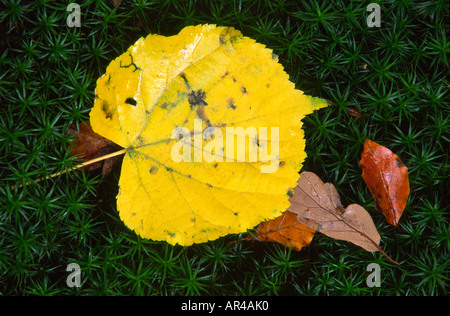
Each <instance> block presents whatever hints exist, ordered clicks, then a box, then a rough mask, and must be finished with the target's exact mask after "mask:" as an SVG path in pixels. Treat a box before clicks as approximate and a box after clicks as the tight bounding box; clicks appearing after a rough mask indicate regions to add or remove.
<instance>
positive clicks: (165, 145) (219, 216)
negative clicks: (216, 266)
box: [90, 25, 326, 245]
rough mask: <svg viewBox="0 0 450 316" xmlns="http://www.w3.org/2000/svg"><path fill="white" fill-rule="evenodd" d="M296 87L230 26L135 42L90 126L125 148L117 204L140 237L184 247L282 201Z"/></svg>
mask: <svg viewBox="0 0 450 316" xmlns="http://www.w3.org/2000/svg"><path fill="white" fill-rule="evenodd" d="M324 106H326V103H325V101H324V100H321V99H317V98H311V97H308V96H306V95H304V94H303V92H302V91H299V90H296V89H295V87H294V84H293V83H292V82H290V81H289V78H288V75H287V74H286V73H285V72H284V70H283V67H282V66H281V65H280V64H279V63H278V59H277V57H276V55H274V54H273V53H272V51H271V50H270V49H267V48H265V46H263V45H261V44H258V43H256V42H255V41H254V40H252V39H250V38H248V37H244V36H242V34H241V33H240V32H239V31H237V30H235V29H233V28H229V27H216V26H214V25H200V26H195V27H194V26H190V27H186V28H185V29H183V30H182V31H181V32H180V33H179V34H178V35H175V36H171V37H164V36H160V35H149V36H147V37H146V38H141V39H139V40H138V41H137V42H136V43H135V44H134V45H133V46H131V47H130V48H129V49H128V50H127V52H125V53H124V54H123V55H121V56H119V57H118V58H116V59H115V60H114V61H112V62H111V64H110V65H109V66H108V68H107V70H106V73H105V74H104V75H103V76H102V77H101V78H100V79H99V80H98V82H97V88H96V99H95V104H94V107H93V109H92V111H91V114H90V120H91V125H92V127H93V129H94V131H95V132H96V133H98V134H100V135H102V136H103V137H105V138H108V139H110V140H112V141H114V142H115V143H117V144H118V145H120V146H122V147H124V148H126V149H127V153H126V154H125V157H124V160H123V164H122V171H121V175H120V180H119V187H120V188H119V194H118V196H117V209H118V211H119V214H120V217H121V219H122V220H123V221H124V222H125V224H126V225H127V226H128V227H129V228H131V229H133V230H134V231H135V232H136V233H137V234H139V235H140V236H142V237H144V238H150V239H153V240H166V241H167V242H169V243H171V244H176V243H178V244H180V245H191V244H192V243H200V242H205V241H208V240H212V239H216V238H218V237H220V236H224V235H227V234H229V233H239V232H245V231H246V230H247V229H249V228H253V227H254V226H256V225H257V224H259V223H260V222H262V221H265V220H268V219H271V218H275V217H277V216H279V215H280V214H281V212H283V211H285V210H286V209H287V207H288V206H289V200H288V199H289V194H290V192H291V189H292V188H294V187H295V186H296V184H297V178H298V172H299V170H300V169H301V165H302V162H303V160H304V159H305V157H306V153H305V151H304V147H305V143H304V137H303V130H302V129H301V121H300V120H301V119H302V118H303V117H304V116H305V115H307V114H309V113H311V112H312V111H313V110H314V109H318V108H321V107H324Z"/></svg>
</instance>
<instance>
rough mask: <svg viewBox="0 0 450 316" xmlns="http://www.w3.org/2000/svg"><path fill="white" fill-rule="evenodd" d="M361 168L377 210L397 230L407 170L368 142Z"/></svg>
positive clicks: (404, 199)
mask: <svg viewBox="0 0 450 316" xmlns="http://www.w3.org/2000/svg"><path fill="white" fill-rule="evenodd" d="M360 164H361V168H362V177H363V179H364V181H365V182H366V184H367V186H368V188H369V190H370V192H371V193H372V196H373V198H374V200H375V202H376V206H375V207H376V209H377V210H379V211H380V212H382V213H383V214H384V216H385V217H386V220H387V221H388V223H389V224H392V225H394V226H397V224H398V221H399V220H400V216H402V213H403V210H404V209H405V206H406V202H407V200H408V196H409V180H408V168H406V167H405V165H404V164H403V162H402V161H401V160H400V158H399V157H398V156H397V155H396V154H394V153H393V152H392V151H391V150H389V149H388V148H386V147H384V146H381V145H379V144H377V143H375V142H373V141H371V140H370V139H366V141H365V143H364V150H363V153H362V155H361V161H360Z"/></svg>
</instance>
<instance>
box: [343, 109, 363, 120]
mask: <svg viewBox="0 0 450 316" xmlns="http://www.w3.org/2000/svg"><path fill="white" fill-rule="evenodd" d="M347 113H348V114H349V115H351V116H354V117H357V118H364V116H363V115H362V114H361V113H359V111H358V110H357V109H355V108H347Z"/></svg>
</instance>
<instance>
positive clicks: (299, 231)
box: [243, 211, 317, 251]
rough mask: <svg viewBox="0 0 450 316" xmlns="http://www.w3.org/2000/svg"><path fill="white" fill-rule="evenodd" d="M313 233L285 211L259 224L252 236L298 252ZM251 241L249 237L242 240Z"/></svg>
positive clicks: (314, 230) (312, 230) (311, 229)
mask: <svg viewBox="0 0 450 316" xmlns="http://www.w3.org/2000/svg"><path fill="white" fill-rule="evenodd" d="M316 226H317V225H316ZM316 228H317V227H316ZM315 232H316V229H313V228H310V227H309V226H307V225H305V224H303V223H300V222H299V221H298V220H297V214H294V213H292V212H289V211H286V212H284V213H283V214H281V215H280V216H278V217H277V218H274V219H272V220H269V221H267V222H263V223H261V224H259V225H258V227H257V229H256V233H255V234H254V236H255V237H256V238H257V239H258V240H261V241H269V242H277V243H279V244H282V245H284V246H286V247H292V249H294V250H297V251H298V250H300V249H302V247H305V246H308V245H309V244H310V243H311V240H312V239H313V237H314V233H315ZM251 239H252V237H251V236H249V237H246V238H244V239H243V240H251Z"/></svg>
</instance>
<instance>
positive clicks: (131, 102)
mask: <svg viewBox="0 0 450 316" xmlns="http://www.w3.org/2000/svg"><path fill="white" fill-rule="evenodd" d="M125 103H126V104H129V105H132V106H136V104H137V102H136V100H135V99H134V98H127V99H126V100H125Z"/></svg>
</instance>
